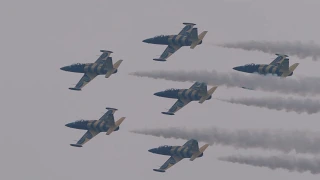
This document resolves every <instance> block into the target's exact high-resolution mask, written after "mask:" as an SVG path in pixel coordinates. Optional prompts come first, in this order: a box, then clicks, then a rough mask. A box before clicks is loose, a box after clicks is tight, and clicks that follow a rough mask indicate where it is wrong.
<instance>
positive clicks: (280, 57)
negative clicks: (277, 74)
mask: <svg viewBox="0 0 320 180" xmlns="http://www.w3.org/2000/svg"><path fill="white" fill-rule="evenodd" d="M276 55H277V56H278V57H277V58H276V59H274V60H273V61H272V62H271V63H270V65H279V64H282V63H283V62H284V61H285V59H286V58H287V57H288V56H287V55H285V54H276Z"/></svg>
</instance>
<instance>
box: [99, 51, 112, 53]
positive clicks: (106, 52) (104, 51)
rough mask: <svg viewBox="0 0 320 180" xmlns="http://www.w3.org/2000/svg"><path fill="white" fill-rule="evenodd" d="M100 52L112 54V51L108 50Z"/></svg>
mask: <svg viewBox="0 0 320 180" xmlns="http://www.w3.org/2000/svg"><path fill="white" fill-rule="evenodd" d="M100 52H106V53H113V52H112V51H109V50H100Z"/></svg>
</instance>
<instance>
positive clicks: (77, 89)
mask: <svg viewBox="0 0 320 180" xmlns="http://www.w3.org/2000/svg"><path fill="white" fill-rule="evenodd" d="M69 89H70V90H74V91H81V89H80V88H69Z"/></svg>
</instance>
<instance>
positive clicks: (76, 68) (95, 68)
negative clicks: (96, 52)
mask: <svg viewBox="0 0 320 180" xmlns="http://www.w3.org/2000/svg"><path fill="white" fill-rule="evenodd" d="M60 69H61V70H63V71H69V72H74V73H95V74H97V75H104V74H106V73H107V72H108V70H107V66H106V64H103V63H85V64H81V63H77V64H72V65H70V66H64V67H62V68H60ZM117 71H118V70H116V71H115V72H114V73H117ZM114 73H113V74H114Z"/></svg>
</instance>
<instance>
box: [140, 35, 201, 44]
mask: <svg viewBox="0 0 320 180" xmlns="http://www.w3.org/2000/svg"><path fill="white" fill-rule="evenodd" d="M142 42H145V43H150V44H159V45H177V46H190V45H191V44H192V42H193V41H192V40H191V39H190V38H189V37H188V36H183V35H161V36H156V37H153V38H148V39H145V40H143V41H142ZM201 43H202V41H200V42H199V44H201Z"/></svg>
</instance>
